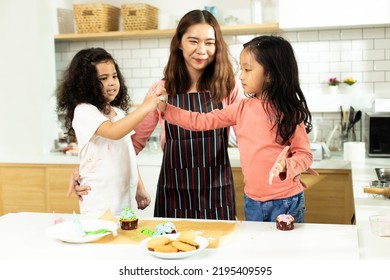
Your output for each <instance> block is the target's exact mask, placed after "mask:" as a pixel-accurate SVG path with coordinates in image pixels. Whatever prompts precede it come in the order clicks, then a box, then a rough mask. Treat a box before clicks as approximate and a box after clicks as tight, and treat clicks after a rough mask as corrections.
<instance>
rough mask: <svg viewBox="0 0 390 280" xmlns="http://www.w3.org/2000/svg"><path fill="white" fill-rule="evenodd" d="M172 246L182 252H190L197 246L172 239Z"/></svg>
mask: <svg viewBox="0 0 390 280" xmlns="http://www.w3.org/2000/svg"><path fill="white" fill-rule="evenodd" d="M172 246H173V247H175V248H177V249H178V250H179V251H182V252H189V251H194V250H196V247H195V246H192V245H190V244H188V243H184V242H182V241H172Z"/></svg>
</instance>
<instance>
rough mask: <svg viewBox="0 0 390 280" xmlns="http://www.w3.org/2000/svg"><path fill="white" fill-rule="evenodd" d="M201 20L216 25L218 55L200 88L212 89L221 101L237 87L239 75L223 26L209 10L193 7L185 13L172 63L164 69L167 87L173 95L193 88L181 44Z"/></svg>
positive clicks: (200, 80)
mask: <svg viewBox="0 0 390 280" xmlns="http://www.w3.org/2000/svg"><path fill="white" fill-rule="evenodd" d="M199 23H207V24H209V25H210V26H211V27H213V29H214V32H215V59H214V61H213V62H212V63H210V64H209V65H208V66H207V67H206V69H205V71H203V73H202V76H201V77H200V79H199V81H198V84H197V89H198V91H200V92H205V91H210V92H211V95H212V97H213V99H214V100H215V101H221V100H222V99H224V98H225V97H228V96H229V94H230V92H231V91H232V90H233V88H234V85H235V76H234V72H233V66H232V63H231V61H230V54H229V51H228V49H229V48H228V45H227V44H226V42H225V41H224V39H223V36H222V31H221V27H220V25H219V23H218V21H217V20H216V19H215V17H214V16H213V15H212V14H211V13H210V12H208V11H206V10H192V11H190V12H188V13H187V14H185V15H184V16H183V17H182V18H181V20H180V22H179V23H178V25H177V28H176V32H175V35H174V36H173V38H172V41H171V46H170V56H169V59H168V63H167V66H166V67H165V69H164V78H163V80H165V88H166V90H167V93H168V94H170V95H175V94H180V93H186V92H187V91H188V90H189V88H190V86H191V79H190V75H189V73H188V70H187V67H186V64H185V61H184V57H183V52H182V50H181V49H180V44H181V40H182V38H183V35H184V33H186V31H187V29H188V28H189V27H191V26H193V25H195V24H199Z"/></svg>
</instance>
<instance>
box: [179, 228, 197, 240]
mask: <svg viewBox="0 0 390 280" xmlns="http://www.w3.org/2000/svg"><path fill="white" fill-rule="evenodd" d="M195 238H196V232H195V231H193V230H185V231H182V232H180V234H179V237H178V238H177V240H180V241H183V242H191V241H194V240H195Z"/></svg>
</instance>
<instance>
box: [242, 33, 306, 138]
mask: <svg viewBox="0 0 390 280" xmlns="http://www.w3.org/2000/svg"><path fill="white" fill-rule="evenodd" d="M244 49H246V50H247V51H249V52H250V53H252V54H253V57H254V58H255V59H256V61H257V62H258V63H259V64H261V65H262V66H263V68H264V73H265V75H268V77H269V79H270V81H269V82H267V83H266V84H265V88H264V89H263V93H264V96H265V97H266V99H267V101H268V102H267V103H265V104H269V106H271V108H265V110H266V112H267V113H268V114H270V112H274V113H275V114H276V116H275V118H276V119H275V123H274V127H275V126H277V133H276V139H275V140H276V141H277V142H280V143H281V144H282V145H284V144H285V143H287V142H288V141H289V139H290V138H291V136H292V135H293V134H294V132H295V129H296V127H297V125H299V124H301V123H302V122H303V123H304V125H305V128H306V132H307V133H309V132H310V131H311V130H312V124H311V113H310V111H309V108H308V106H307V103H306V99H305V96H304V94H303V92H302V89H301V87H300V85H299V76H298V64H297V61H296V59H295V55H294V50H293V48H292V46H291V44H290V43H289V42H288V41H287V40H285V39H284V38H282V37H279V36H275V35H263V36H258V37H256V38H254V39H252V40H251V41H249V42H247V43H245V44H244ZM278 139H279V141H278Z"/></svg>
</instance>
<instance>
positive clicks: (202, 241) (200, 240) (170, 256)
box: [139, 233, 209, 259]
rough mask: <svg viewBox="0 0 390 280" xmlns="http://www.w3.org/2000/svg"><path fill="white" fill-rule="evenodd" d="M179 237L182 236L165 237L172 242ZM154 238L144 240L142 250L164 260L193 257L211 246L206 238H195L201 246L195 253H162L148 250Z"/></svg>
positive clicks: (176, 234) (174, 234)
mask: <svg viewBox="0 0 390 280" xmlns="http://www.w3.org/2000/svg"><path fill="white" fill-rule="evenodd" d="M179 235H180V233H172V234H165V236H167V237H169V238H170V239H172V240H176V239H177V238H178V237H179ZM153 237H155V236H152V237H149V238H146V239H144V240H142V241H141V243H140V244H139V245H140V246H141V248H142V249H143V250H145V251H147V252H148V253H150V254H152V255H153V256H155V257H158V258H162V259H183V258H187V257H189V256H192V255H195V254H197V253H199V252H200V251H202V250H203V249H204V248H206V247H207V246H208V245H209V242H208V240H207V239H206V238H204V237H202V236H197V237H196V238H195V241H196V242H197V243H198V244H199V248H198V249H196V250H194V251H189V252H178V253H160V252H154V251H150V250H149V249H148V246H147V244H148V242H149V240H150V239H152V238H153Z"/></svg>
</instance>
